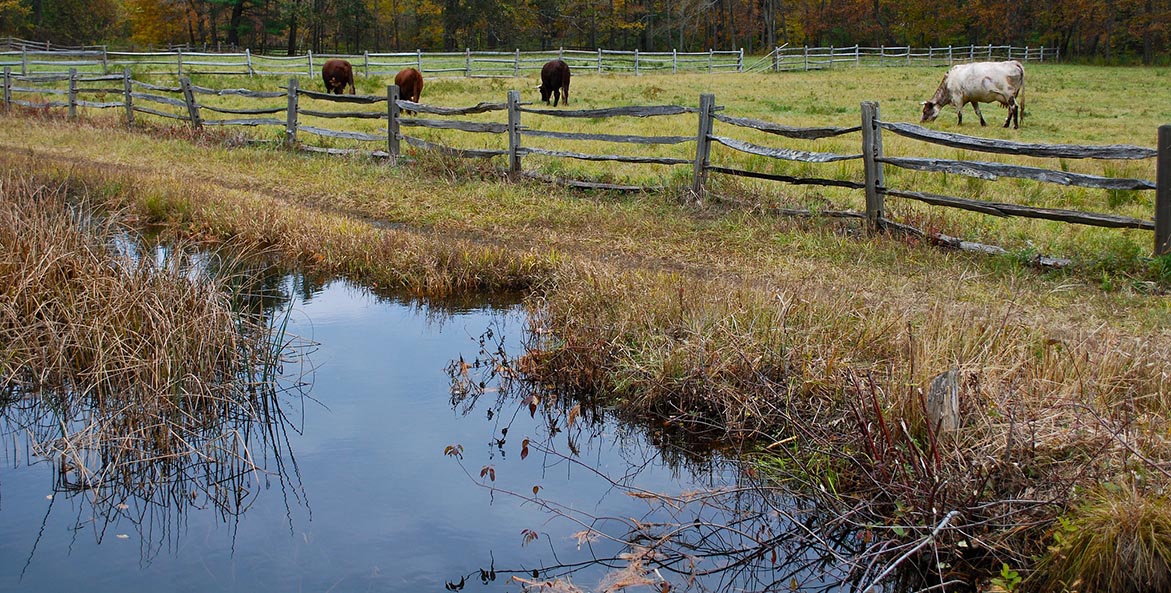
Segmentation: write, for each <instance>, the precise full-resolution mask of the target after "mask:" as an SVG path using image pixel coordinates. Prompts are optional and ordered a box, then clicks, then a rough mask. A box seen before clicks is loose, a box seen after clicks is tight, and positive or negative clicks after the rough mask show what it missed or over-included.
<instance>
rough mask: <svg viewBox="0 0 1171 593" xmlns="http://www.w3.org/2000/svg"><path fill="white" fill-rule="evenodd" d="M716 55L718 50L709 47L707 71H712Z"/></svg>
mask: <svg viewBox="0 0 1171 593" xmlns="http://www.w3.org/2000/svg"><path fill="white" fill-rule="evenodd" d="M715 57H716V50H714V49H712V48H710V47H709V48H707V71H708V73H709V74H710V73H711V71H712V59H714V58H715Z"/></svg>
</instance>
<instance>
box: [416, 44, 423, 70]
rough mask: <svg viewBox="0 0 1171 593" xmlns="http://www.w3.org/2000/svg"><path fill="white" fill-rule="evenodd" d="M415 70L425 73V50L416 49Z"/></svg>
mask: <svg viewBox="0 0 1171 593" xmlns="http://www.w3.org/2000/svg"><path fill="white" fill-rule="evenodd" d="M415 69H416V70H418V71H419V72H420V73H422V72H423V50H422V49H418V48H416V49H415Z"/></svg>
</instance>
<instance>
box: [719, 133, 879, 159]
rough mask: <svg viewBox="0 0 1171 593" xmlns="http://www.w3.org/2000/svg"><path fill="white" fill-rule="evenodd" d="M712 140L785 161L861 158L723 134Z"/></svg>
mask: <svg viewBox="0 0 1171 593" xmlns="http://www.w3.org/2000/svg"><path fill="white" fill-rule="evenodd" d="M711 139H712V140H715V141H716V142H719V143H720V144H723V145H724V146H727V147H728V148H731V149H734V150H738V151H740V152H745V153H748V154H755V155H757V156H767V157H772V158H774V159H782V160H786V161H800V162H803V163H833V162H837V161H853V160H858V159H860V158H862V155H860V154H835V153H832V152H807V151H804V150H793V149H791V148H769V147H767V146H759V145H757V144H752V143H750V142H744V141H742V140H734V139H732V138H725V137H723V136H712V137H711Z"/></svg>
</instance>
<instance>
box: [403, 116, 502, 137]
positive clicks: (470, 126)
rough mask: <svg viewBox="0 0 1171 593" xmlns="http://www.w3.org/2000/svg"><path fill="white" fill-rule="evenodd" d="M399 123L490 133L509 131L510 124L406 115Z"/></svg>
mask: <svg viewBox="0 0 1171 593" xmlns="http://www.w3.org/2000/svg"><path fill="white" fill-rule="evenodd" d="M398 123H399V125H401V126H418V127H422V128H435V129H441V130H460V131H463V132H481V133H488V134H506V133H508V124H500V123H494V122H471V121H459V120H455V121H445V120H438V119H419V118H412V117H404V118H402V119H400V120H399V122H398Z"/></svg>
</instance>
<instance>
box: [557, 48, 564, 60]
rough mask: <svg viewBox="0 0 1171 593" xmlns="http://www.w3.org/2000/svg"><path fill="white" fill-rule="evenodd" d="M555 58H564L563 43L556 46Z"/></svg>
mask: <svg viewBox="0 0 1171 593" xmlns="http://www.w3.org/2000/svg"><path fill="white" fill-rule="evenodd" d="M557 59H558V60H564V59H565V46H564V45H563V46H560V47H558V48H557Z"/></svg>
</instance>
